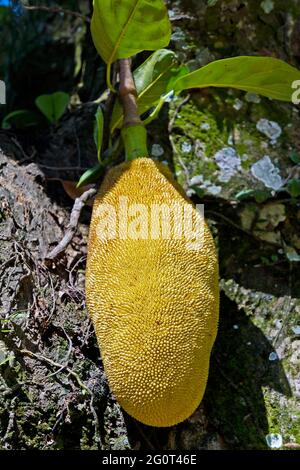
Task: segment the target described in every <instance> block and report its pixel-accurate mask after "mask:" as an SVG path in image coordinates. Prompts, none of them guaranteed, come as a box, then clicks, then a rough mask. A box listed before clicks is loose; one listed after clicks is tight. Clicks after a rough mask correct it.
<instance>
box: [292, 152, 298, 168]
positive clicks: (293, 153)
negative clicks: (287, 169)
mask: <svg viewBox="0 0 300 470" xmlns="http://www.w3.org/2000/svg"><path fill="white" fill-rule="evenodd" d="M290 159H291V160H292V162H293V163H295V164H296V165H298V163H300V155H299V153H297V152H292V153H291V154H290Z"/></svg>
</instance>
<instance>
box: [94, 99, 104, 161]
mask: <svg viewBox="0 0 300 470" xmlns="http://www.w3.org/2000/svg"><path fill="white" fill-rule="evenodd" d="M103 126H104V116H103V112H102V108H101V106H98V109H97V111H96V114H95V124H94V142H95V145H96V147H97V157H98V161H99V162H100V161H101V147H102V140H103Z"/></svg>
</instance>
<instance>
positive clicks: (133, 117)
mask: <svg viewBox="0 0 300 470" xmlns="http://www.w3.org/2000/svg"><path fill="white" fill-rule="evenodd" d="M119 65H120V87H119V97H120V100H121V103H122V105H123V112H124V121H123V126H122V131H121V134H122V138H123V141H124V146H125V152H126V160H134V159H135V158H138V157H147V156H148V155H149V154H148V149H147V132H146V129H145V127H144V125H143V123H142V121H141V118H140V116H139V112H138V107H137V103H136V98H137V92H136V88H135V83H134V79H133V76H132V71H131V59H120V60H119Z"/></svg>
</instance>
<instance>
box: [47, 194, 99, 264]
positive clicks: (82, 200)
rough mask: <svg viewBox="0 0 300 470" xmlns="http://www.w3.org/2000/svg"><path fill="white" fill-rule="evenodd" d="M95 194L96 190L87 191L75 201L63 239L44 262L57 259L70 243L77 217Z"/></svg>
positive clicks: (75, 227)
mask: <svg viewBox="0 0 300 470" xmlns="http://www.w3.org/2000/svg"><path fill="white" fill-rule="evenodd" d="M96 193H97V190H96V189H94V188H91V189H88V190H87V191H85V192H84V193H83V194H82V195H81V196H80V197H78V198H77V199H75V202H74V206H73V209H72V212H71V217H70V222H69V224H68V226H67V230H66V233H65V235H64V237H63V239H62V240H61V241H60V242H59V244H58V245H57V246H56V247H55V248H54V249H53V250H52V251H50V253H48V254H47V255H46V257H45V259H46V260H54V259H55V258H57V257H58V256H59V255H60V254H61V253H62V252H63V251H65V249H66V248H67V246H68V245H69V243H70V242H71V241H72V238H73V236H74V234H75V232H76V229H77V225H78V221H79V217H80V214H81V211H82V209H83V207H84V206H85V204H86V203H87V201H88V200H89V199H91V198H92V197H93V196H95V194H96Z"/></svg>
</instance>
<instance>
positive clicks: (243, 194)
mask: <svg viewBox="0 0 300 470" xmlns="http://www.w3.org/2000/svg"><path fill="white" fill-rule="evenodd" d="M271 196H272V195H271V193H270V191H267V190H260V189H245V190H242V191H240V192H239V193H238V194H236V196H235V199H237V200H238V201H243V200H245V199H250V198H254V199H255V201H256V202H258V203H259V204H260V203H262V202H265V201H267V200H268V199H269V198H270V197H271Z"/></svg>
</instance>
